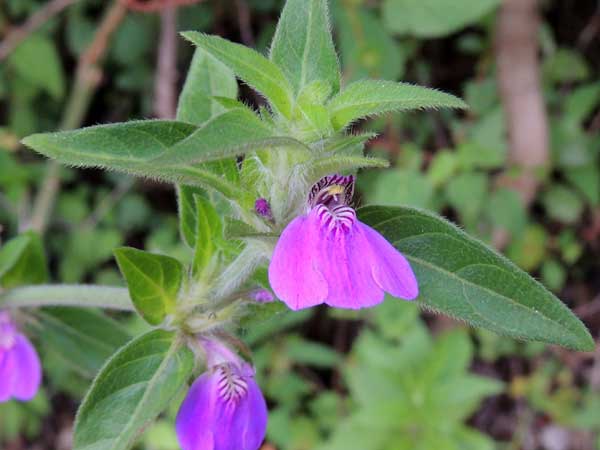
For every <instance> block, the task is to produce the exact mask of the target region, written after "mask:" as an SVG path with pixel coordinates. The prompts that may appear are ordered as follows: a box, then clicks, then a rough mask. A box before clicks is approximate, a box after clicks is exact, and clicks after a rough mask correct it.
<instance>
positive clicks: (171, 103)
mask: <svg viewBox="0 0 600 450" xmlns="http://www.w3.org/2000/svg"><path fill="white" fill-rule="evenodd" d="M160 23H161V30H160V41H159V45H158V61H157V65H156V77H155V82H154V114H156V117H158V118H160V119H172V118H174V117H175V109H176V106H177V69H176V67H177V8H176V7H169V8H165V9H163V10H162V11H161V13H160Z"/></svg>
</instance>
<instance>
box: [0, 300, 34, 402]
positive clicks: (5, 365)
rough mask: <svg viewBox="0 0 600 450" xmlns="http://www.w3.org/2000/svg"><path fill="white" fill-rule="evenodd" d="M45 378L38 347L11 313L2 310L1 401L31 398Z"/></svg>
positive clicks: (0, 343) (0, 337)
mask: <svg viewBox="0 0 600 450" xmlns="http://www.w3.org/2000/svg"><path fill="white" fill-rule="evenodd" d="M41 381H42V368H41V364H40V359H39V357H38V354H37V352H36V351H35V348H33V345H31V342H29V339H27V338H26V337H25V336H24V335H23V334H21V333H20V332H19V330H18V329H17V326H16V325H15V323H14V322H13V320H12V318H11V317H10V315H9V314H8V313H7V312H2V311H0V403H2V402H6V401H8V400H10V399H13V398H14V399H16V400H21V401H27V400H31V399H32V398H33V397H35V395H36V394H37V391H38V389H39V387H40V383H41Z"/></svg>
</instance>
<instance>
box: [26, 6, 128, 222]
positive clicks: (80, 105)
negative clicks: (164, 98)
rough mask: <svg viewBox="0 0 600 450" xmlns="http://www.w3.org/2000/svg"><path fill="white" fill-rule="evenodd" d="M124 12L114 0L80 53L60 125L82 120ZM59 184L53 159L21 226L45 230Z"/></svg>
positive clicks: (74, 125)
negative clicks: (30, 210)
mask: <svg viewBox="0 0 600 450" xmlns="http://www.w3.org/2000/svg"><path fill="white" fill-rule="evenodd" d="M126 13H127V7H126V6H125V5H124V4H123V2H121V1H115V2H114V3H113V4H112V5H111V6H110V7H109V9H108V10H107V12H106V14H105V15H104V17H103V18H102V22H101V23H100V26H99V27H98V29H97V31H96V34H95V35H94V39H93V41H92V43H91V44H90V45H89V46H88V47H87V49H86V50H85V51H84V52H83V53H82V54H81V56H80V58H79V62H78V65H77V71H76V73H75V82H74V85H73V89H72V91H71V94H70V96H69V100H68V102H67V106H66V107H65V113H64V115H63V118H62V121H61V125H60V128H61V129H63V130H70V129H73V128H77V127H78V126H80V125H81V123H82V122H83V119H84V117H85V114H86V112H87V109H88V107H89V104H90V101H91V99H92V96H93V94H94V92H95V91H96V88H97V87H98V84H99V83H100V80H101V78H102V72H101V70H100V68H99V64H100V62H101V60H102V57H103V56H104V54H105V52H106V48H107V46H108V43H109V40H110V37H111V36H112V34H113V33H114V32H115V30H116V29H117V27H118V26H119V24H120V23H121V22H122V21H123V19H124V17H125V14H126ZM59 188H60V165H59V164H58V163H57V162H56V161H50V162H49V163H48V167H47V169H46V174H45V176H44V180H43V181H42V184H41V186H40V189H39V191H38V195H37V197H36V199H35V202H34V206H33V212H32V215H31V220H30V222H29V223H28V224H26V226H25V228H27V229H32V230H35V231H37V232H39V233H43V232H44V231H45V230H46V227H47V225H48V219H49V217H50V213H51V211H52V208H53V207H54V202H55V200H56V196H57V195H58V190H59Z"/></svg>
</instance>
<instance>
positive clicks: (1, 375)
mask: <svg viewBox="0 0 600 450" xmlns="http://www.w3.org/2000/svg"><path fill="white" fill-rule="evenodd" d="M14 365H15V364H14V358H13V357H12V353H11V351H10V350H0V403H2V402H6V401H8V400H10V398H11V397H12V385H13V378H14V373H15V371H14Z"/></svg>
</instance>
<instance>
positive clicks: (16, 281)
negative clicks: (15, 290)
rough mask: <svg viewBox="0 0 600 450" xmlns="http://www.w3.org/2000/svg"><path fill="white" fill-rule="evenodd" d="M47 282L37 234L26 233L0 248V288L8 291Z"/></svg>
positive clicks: (40, 242)
mask: <svg viewBox="0 0 600 450" xmlns="http://www.w3.org/2000/svg"><path fill="white" fill-rule="evenodd" d="M47 280H48V268H47V266H46V255H45V254H44V247H43V245H42V240H41V239H40V237H39V235H38V234H36V233H34V232H33V231H28V232H26V233H23V234H21V235H20V236H17V237H16V238H14V239H11V240H10V241H8V242H7V243H6V244H5V245H4V246H3V247H1V248H0V286H2V287H4V288H7V289H8V288H12V287H16V286H20V285H24V284H41V283H44V282H46V281H47Z"/></svg>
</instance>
